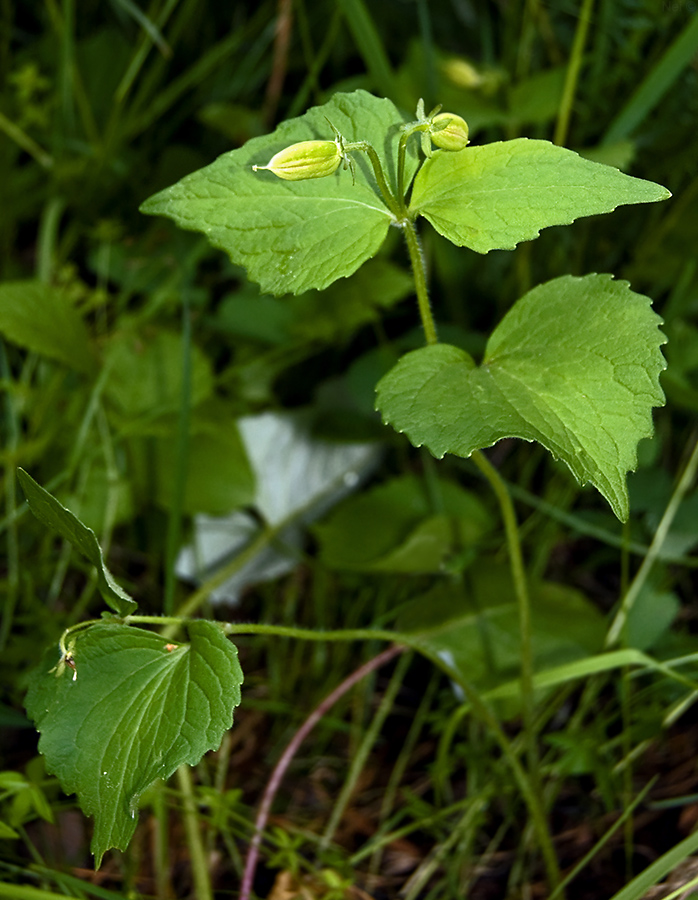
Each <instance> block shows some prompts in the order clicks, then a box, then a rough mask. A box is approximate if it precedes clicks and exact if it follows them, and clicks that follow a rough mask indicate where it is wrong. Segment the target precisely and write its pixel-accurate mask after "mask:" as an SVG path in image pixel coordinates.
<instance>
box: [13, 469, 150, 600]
mask: <svg viewBox="0 0 698 900" xmlns="http://www.w3.org/2000/svg"><path fill="white" fill-rule="evenodd" d="M17 477H18V478H19V483H20V484H21V485H22V490H23V491H24V494H25V496H26V498H27V502H28V503H29V509H31V511H32V512H33V513H34V515H35V516H36V518H37V519H38V520H39V521H40V522H43V523H44V525H48V527H49V528H53V529H54V531H57V532H58V533H59V534H60V535H61V537H64V538H65V539H66V540H67V541H70V543H71V544H72V545H73V547H75V549H76V550H79V551H80V553H82V555H83V556H84V557H85V559H87V560H88V561H89V562H91V563H92V565H93V566H94V567H95V568H96V569H97V586H98V588H99V592H100V594H101V595H102V598H103V599H104V601H105V603H107V604H109V606H110V607H111V608H112V609H113V610H114V612H115V613H117V614H118V615H120V616H128V615H130V614H131V613H133V612H134V610H135V609H136V608H137V606H138V604H137V603H136V601H135V600H133V599H132V598H131V597H130V595H129V594H127V593H126V591H125V590H124V589H123V588H122V587H121V585H120V584H118V583H117V582H116V580H115V579H114V576H113V575H112V574H111V572H110V571H109V569H108V568H107V567H106V565H105V562H104V557H103V556H102V548H101V547H100V546H99V541H98V540H97V536H96V535H95V533H94V531H93V530H92V529H91V528H88V527H87V525H83V524H82V522H81V521H80V519H78V517H77V516H76V515H75V514H74V513H72V512H71V511H70V510H69V509H66V508H65V506H63V504H62V503H59V502H58V500H56V498H55V497H54V496H53V495H52V494H49V492H48V491H47V490H46V489H45V488H42V487H41V485H40V484H37V483H36V481H34V479H33V478H32V477H31V475H29V474H28V473H27V472H25V471H24V469H18V470H17Z"/></svg>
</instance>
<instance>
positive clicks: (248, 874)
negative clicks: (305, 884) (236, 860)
mask: <svg viewBox="0 0 698 900" xmlns="http://www.w3.org/2000/svg"><path fill="white" fill-rule="evenodd" d="M404 649H405V648H404V647H398V646H393V647H389V648H388V649H387V650H384V651H383V652H382V653H379V654H378V656H374V657H373V659H370V660H369V661H368V662H367V663H364V665H363V666H361V667H360V668H358V669H357V670H356V671H355V672H352V674H351V675H349V676H348V677H347V678H345V679H344V681H343V682H342V683H341V684H340V685H339V686H338V687H336V688H335V689H334V690H333V691H332V693H331V694H328V695H327V697H325V699H324V700H323V701H322V703H321V704H320V705H319V706H318V707H317V708H316V709H314V710H313V712H311V713H310V715H309V716H308V718H307V719H306V720H305V722H303V724H302V725H301V727H300V728H299V729H298V731H297V732H296V733H295V734H294V736H293V737H292V738H291V740H290V741H289V744H288V747H286V749H285V750H284V752H283V753H282V754H281V757H280V759H279V761H278V762H277V764H276V765H275V766H274V771H273V772H272V773H271V777H270V778H269V781H268V782H267V786H266V788H265V790H264V796H263V797H262V802H261V803H260V805H259V812H258V813H257V819H256V821H255V824H254V835H253V836H252V841H251V842H250V847H249V850H248V851H247V859H246V860H245V872H244V874H243V876H242V885H241V887H240V900H250V897H251V895H252V882H253V881H254V875H255V871H256V869H257V860H258V858H259V847H260V844H261V843H262V834H263V833H264V829H265V827H266V824H267V819H268V818H269V812H270V811H271V805H272V803H273V802H274V797H275V796H276V792H277V791H278V789H279V785H280V784H281V780H282V778H283V777H284V775H285V774H286V769H288V767H289V765H290V763H291V760H292V759H293V757H294V756H295V755H296V753H297V752H298V748H299V747H300V745H301V744H302V743H303V741H304V740H305V739H306V737H307V736H308V735H309V734H310V732H311V731H312V730H313V728H314V727H315V726H316V725H317V723H318V722H319V721H320V719H321V718H322V717H323V716H324V715H325V713H326V712H328V710H330V709H331V708H332V707H333V706H334V704H335V703H336V702H337V700H339V698H340V697H342V696H344V694H346V692H347V691H348V690H349V689H350V688H352V687H353V686H354V685H355V684H357V683H358V682H359V681H361V679H362V678H364V677H365V676H366V675H368V674H369V672H373V671H374V670H375V669H380V667H381V666H384V665H385V664H386V663H387V662H390V660H391V659H394V658H395V657H396V656H398V655H399V654H400V653H402V652H403V650H404Z"/></svg>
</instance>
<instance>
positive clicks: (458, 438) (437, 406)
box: [376, 275, 665, 521]
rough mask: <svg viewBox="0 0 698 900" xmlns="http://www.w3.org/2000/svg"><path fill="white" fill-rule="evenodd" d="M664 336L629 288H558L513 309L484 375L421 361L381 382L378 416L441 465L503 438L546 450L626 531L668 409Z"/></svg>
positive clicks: (443, 357)
mask: <svg viewBox="0 0 698 900" xmlns="http://www.w3.org/2000/svg"><path fill="white" fill-rule="evenodd" d="M660 324H661V319H660V318H659V316H657V315H656V313H654V312H653V311H652V309H651V307H650V301H649V299H648V298H647V297H644V296H642V295H641V294H636V293H634V292H633V291H631V290H630V288H629V285H628V283H627V282H624V281H613V280H612V278H611V276H610V275H587V276H585V277H584V278H574V277H572V276H569V275H567V276H564V277H562V278H556V279H554V280H553V281H549V282H547V283H546V284H542V285H540V286H539V287H536V288H534V289H533V290H532V291H529V292H528V293H527V294H525V295H524V296H523V297H522V298H521V299H520V300H519V301H518V302H517V303H516V304H515V305H514V306H513V307H512V309H511V310H510V311H509V313H508V314H507V315H506V316H505V317H504V319H503V320H502V322H501V323H500V324H499V325H498V327H497V328H496V329H495V331H494V332H493V334H492V336H491V337H490V339H489V341H488V343H487V349H486V352H485V358H484V360H483V362H482V365H480V366H476V364H475V362H474V361H473V359H472V357H471V356H469V355H468V354H467V353H465V351H463V350H460V349H459V348H458V347H453V346H451V345H448V344H435V345H431V346H428V347H423V348H422V349H420V350H415V351H413V352H411V353H408V354H406V355H405V356H403V357H402V359H401V360H400V361H399V362H398V363H397V365H396V366H394V367H393V368H392V369H391V370H390V372H388V374H387V375H385V376H384V377H383V378H382V379H381V381H380V382H379V384H378V387H377V401H376V406H377V408H378V409H379V410H380V411H381V413H382V415H383V421H384V422H387V423H390V424H391V425H392V426H393V427H394V428H395V429H396V430H397V431H399V432H404V433H405V434H407V436H408V437H409V439H410V441H411V442H412V443H413V444H414V445H415V446H416V447H419V446H421V445H422V444H424V445H426V446H427V447H428V448H429V450H430V451H431V452H432V453H433V454H434V455H435V456H437V457H439V458H440V457H442V456H443V455H444V454H445V453H453V454H455V455H457V456H464V457H468V456H470V454H471V453H472V452H473V451H474V450H479V449H481V448H483V447H489V446H491V445H492V444H494V443H496V442H497V441H499V440H501V438H504V437H519V438H523V439H524V440H528V441H532V440H535V441H538V442H540V443H541V444H543V446H544V447H546V448H547V449H548V450H550V452H551V453H552V454H553V455H554V456H555V457H556V458H558V459H562V460H563V461H564V462H565V463H567V465H568V466H569V468H570V469H571V470H572V473H573V474H574V475H575V477H576V478H577V480H578V481H579V482H580V483H582V484H584V483H585V482H591V483H592V484H594V485H595V486H596V487H597V488H598V490H599V491H601V493H602V494H603V495H604V496H605V497H606V499H607V500H608V502H609V503H610V504H611V506H612V508H613V511H614V512H615V514H616V515H617V516H618V518H619V519H621V520H623V521H625V519H627V516H628V492H627V486H626V474H627V472H628V471H629V470H632V469H634V468H635V466H636V464H637V455H636V448H637V443H638V441H639V440H640V439H641V438H643V437H648V436H650V435H651V434H652V407H654V406H660V405H662V404H663V402H664V394H663V393H662V390H661V388H660V386H659V373H660V372H661V371H662V370H663V369H664V367H665V364H664V358H663V356H662V354H661V351H660V346H661V345H662V344H663V343H664V342H665V338H664V335H663V334H662V333H661V331H660V330H659V325H660Z"/></svg>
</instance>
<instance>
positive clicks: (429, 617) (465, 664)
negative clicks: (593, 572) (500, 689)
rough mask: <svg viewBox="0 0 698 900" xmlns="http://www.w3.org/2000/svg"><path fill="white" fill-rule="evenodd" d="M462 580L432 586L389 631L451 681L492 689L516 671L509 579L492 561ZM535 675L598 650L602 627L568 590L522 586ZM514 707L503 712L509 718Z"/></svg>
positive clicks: (549, 585)
mask: <svg viewBox="0 0 698 900" xmlns="http://www.w3.org/2000/svg"><path fill="white" fill-rule="evenodd" d="M466 583H467V588H466V587H464V585H463V583H461V584H459V585H455V584H453V583H451V582H449V583H448V584H446V583H444V584H440V585H437V586H436V587H434V588H433V589H431V590H430V591H428V592H427V593H426V594H425V595H422V596H421V597H418V598H416V599H415V600H414V601H412V602H411V603H409V604H407V605H406V606H405V608H404V610H403V611H402V613H401V615H400V618H399V619H398V621H397V623H396V629H397V631H399V632H401V633H405V632H406V633H407V634H410V635H411V636H412V637H413V638H414V637H416V638H417V648H418V649H420V650H421V651H422V652H423V653H425V655H427V656H429V657H430V658H431V659H433V660H438V661H439V662H440V664H441V665H442V666H444V667H445V668H447V669H448V671H449V673H450V674H451V676H452V677H453V678H454V679H455V680H456V681H457V682H459V683H464V684H475V685H476V686H477V687H478V688H479V689H482V690H485V689H492V688H494V687H497V686H499V685H502V684H506V683H507V682H508V681H509V680H510V679H512V678H516V677H517V676H518V674H519V660H520V653H521V636H520V629H519V617H518V612H517V605H516V599H515V592H514V586H513V584H512V581H511V575H510V573H509V571H508V569H507V568H506V567H502V566H499V565H496V564H494V563H493V561H492V560H487V561H481V562H479V563H476V564H475V565H474V566H472V567H471V568H470V569H469V570H468V578H467V581H466ZM530 592H531V614H532V623H533V628H532V638H533V655H534V663H535V670H536V672H540V671H543V670H546V669H550V668H552V667H554V666H558V665H562V664H564V663H569V662H571V661H573V660H578V659H581V658H584V657H586V656H588V655H589V654H591V653H595V652H598V651H599V650H600V649H601V647H602V646H603V640H604V637H605V632H606V628H605V623H604V618H603V616H602V615H601V613H600V612H599V611H598V610H597V609H596V608H595V607H594V606H593V604H591V603H590V602H589V601H588V600H586V598H585V597H584V596H583V595H582V594H581V593H580V592H579V591H576V590H574V589H573V588H569V587H567V586H565V585H560V584H554V583H552V582H534V583H533V584H531V586H530ZM515 712H516V710H515V709H512V710H511V713H512V714H514V713H515Z"/></svg>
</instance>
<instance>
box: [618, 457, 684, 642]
mask: <svg viewBox="0 0 698 900" xmlns="http://www.w3.org/2000/svg"><path fill="white" fill-rule="evenodd" d="M697 468H698V442H696V444H695V446H694V448H693V452H692V453H691V456H690V458H689V460H688V463H687V464H686V468H685V469H684V471H683V475H682V476H681V478H680V479H679V483H678V484H677V486H676V490H675V491H674V493H673V495H672V497H671V500H670V501H669V503H668V504H667V508H666V510H665V511H664V515H663V516H662V518H661V520H660V522H659V525H658V526H657V530H656V532H655V534H654V537H653V538H652V543H651V544H650V548H649V550H648V551H647V556H645V558H644V559H643V561H642V565H641V566H640V568H639V569H638V570H637V575H636V576H635V578H634V579H633V581H632V584H631V585H630V587H629V588H628V591H627V593H626V595H625V596H624V597H623V602H622V603H621V606H620V609H619V610H618V612H617V613H616V617H615V618H614V620H613V622H612V624H611V627H610V628H609V630H608V635H607V636H606V649H608V648H609V647H612V646H613V645H614V644H616V643H617V642H618V640H619V639H620V637H621V634H622V632H623V629H624V628H625V624H626V622H627V619H628V615H629V614H630V610H631V609H632V608H633V606H634V605H635V601H636V600H637V598H638V596H639V595H640V592H641V591H642V589H643V587H644V586H645V583H646V582H647V579H648V578H649V574H650V572H651V571H652V567H653V566H654V564H655V562H656V561H657V558H658V556H659V554H660V553H661V550H662V547H663V546H664V542H665V541H666V539H667V535H668V534H669V529H670V528H671V523H672V522H673V521H674V516H675V515H676V513H677V512H678V511H679V506H680V505H681V501H682V500H683V498H684V496H685V494H686V492H687V491H688V489H689V488H690V486H691V484H692V483H693V479H694V478H695V475H696V469H697Z"/></svg>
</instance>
